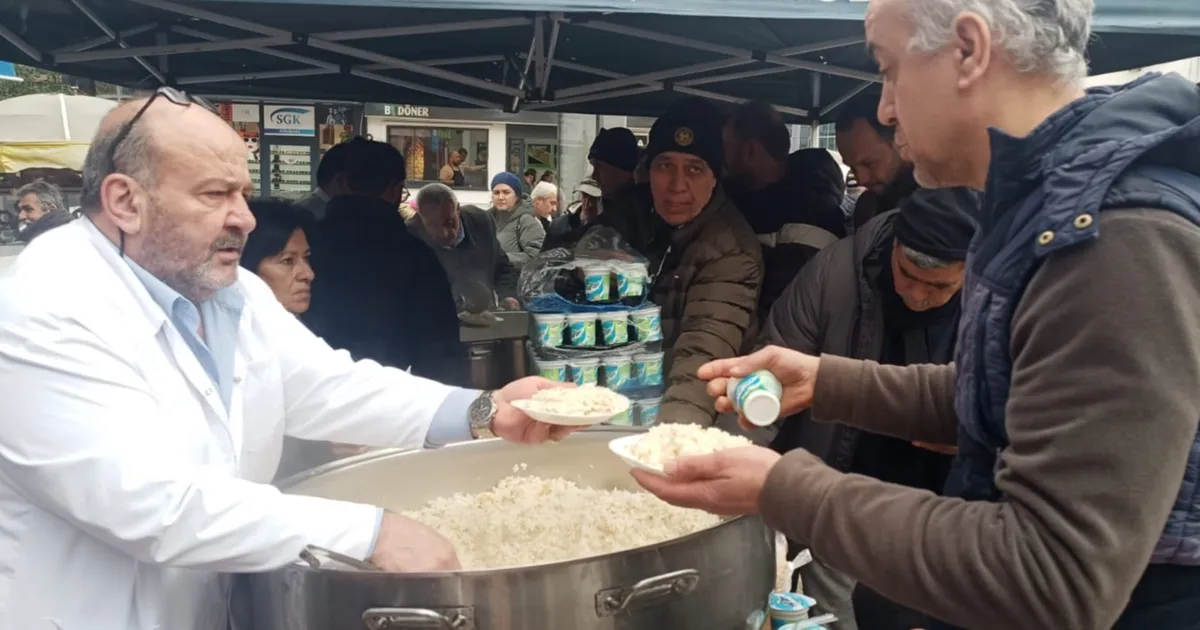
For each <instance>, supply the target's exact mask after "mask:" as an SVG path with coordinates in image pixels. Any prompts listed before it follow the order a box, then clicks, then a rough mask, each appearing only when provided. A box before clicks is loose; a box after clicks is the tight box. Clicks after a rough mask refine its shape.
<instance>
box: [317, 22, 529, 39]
mask: <svg viewBox="0 0 1200 630" xmlns="http://www.w3.org/2000/svg"><path fill="white" fill-rule="evenodd" d="M532 22H533V20H532V19H531V18H527V17H515V18H500V19H491V20H471V21H468V22H441V23H438V24H419V25H416V26H396V27H390V28H372V29H361V30H356V31H332V32H328V33H315V34H314V35H313V37H319V38H321V39H323V40H325V41H329V42H347V41H355V40H362V39H383V38H387V37H405V36H408V35H435V34H438V33H457V32H461V31H478V30H490V29H497V28H513V27H517V26H528V25H529V24H530V23H532Z"/></svg>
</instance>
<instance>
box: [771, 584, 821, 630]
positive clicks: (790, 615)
mask: <svg viewBox="0 0 1200 630" xmlns="http://www.w3.org/2000/svg"><path fill="white" fill-rule="evenodd" d="M816 604H817V601H816V600H815V599H813V598H811V597H806V596H804V595H800V594H798V593H771V596H770V598H769V599H768V600H767V610H768V613H769V615H768V616H769V617H770V619H771V630H781V629H782V628H784V627H785V626H788V625H790V624H794V623H797V622H802V621H804V620H805V619H808V611H809V610H810V609H812V607H813V606H815V605H816Z"/></svg>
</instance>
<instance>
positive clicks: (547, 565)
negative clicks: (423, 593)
mask: <svg viewBox="0 0 1200 630" xmlns="http://www.w3.org/2000/svg"><path fill="white" fill-rule="evenodd" d="M647 430H648V428H647V427H627V426H621V427H608V426H597V427H591V428H588V429H586V430H584V431H582V432H583V433H623V434H628V433H645V432H646V431H647ZM491 441H499V438H496V439H493V440H476V441H474V442H460V443H458V444H450V445H448V446H444V447H442V448H440V449H437V450H445V449H455V448H461V447H464V446H470V445H473V444H480V443H483V442H491ZM425 451H426V449H402V448H391V449H380V450H377V451H371V452H368V453H363V454H362V455H355V456H353V457H347V458H345V459H340V460H337V461H334V462H330V463H328V464H325V465H323V466H319V467H317V468H313V469H311V470H307V471H304V472H301V473H298V474H295V475H292V476H291V477H288V478H286V479H283V480H282V481H280V482H279V483H278V487H279V488H280V489H281V490H284V491H286V490H287V489H288V488H291V487H293V486H296V485H298V484H300V483H302V482H304V481H307V480H308V479H311V478H314V477H318V476H321V475H324V474H326V473H330V472H333V471H336V470H339V469H341V468H345V467H348V466H352V465H357V464H362V463H366V462H370V461H374V460H377V459H385V458H388V457H393V456H395V455H399V454H404V453H413V454H419V453H423V452H425ZM747 518H754V517H752V516H750V515H742V516H735V517H721V521H720V522H718V523H717V524H716V525H713V526H712V527H706V528H704V529H701V530H699V531H695V532H692V533H691V534H688V535H686V536H681V537H679V538H672V539H670V540H665V541H663V542H659V543H655V544H652V545H644V546H641V547H633V548H630V549H623V550H621V551H613V552H609V553H605V554H600V555H594V556H583V557H580V558H572V559H569V560H558V561H555V562H544V563H540V564H523V565H518V566H512V567H501V568H496V569H469V570H463V571H445V572H438V573H388V572H383V571H379V572H375V573H366V572H362V571H353V570H344V569H333V568H330V569H316V568H313V567H311V566H309V565H307V564H303V563H295V564H290V565H288V566H286V567H283V568H282V569H279V570H281V571H289V572H329V571H338V572H341V573H356V574H358V575H361V576H378V577H380V578H383V577H395V576H403V577H405V578H423V579H438V578H442V579H445V578H453V577H460V576H462V577H488V576H493V575H512V574H514V573H519V572H522V571H527V570H545V569H553V568H559V567H563V566H567V565H571V564H578V563H580V562H600V561H604V560H609V559H612V558H615V557H617V556H621V555H625V554H629V553H635V552H644V551H647V550H651V549H655V548H661V547H667V546H675V545H683V544H688V543H690V542H692V541H693V540H695V539H696V538H698V537H700V536H705V535H710V534H711V533H712V532H715V531H717V530H720V529H723V528H727V527H731V526H733V524H735V523H737V522H739V521H742V520H744V519H747Z"/></svg>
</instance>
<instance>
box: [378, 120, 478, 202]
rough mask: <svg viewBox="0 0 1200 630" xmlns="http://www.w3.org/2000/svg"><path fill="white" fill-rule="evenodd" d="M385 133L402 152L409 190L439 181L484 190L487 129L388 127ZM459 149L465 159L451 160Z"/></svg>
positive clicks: (457, 187) (466, 188)
mask: <svg viewBox="0 0 1200 630" xmlns="http://www.w3.org/2000/svg"><path fill="white" fill-rule="evenodd" d="M387 133H388V142H389V143H391V145H392V146H394V147H396V149H398V150H399V151H400V153H402V154H403V155H404V163H405V165H406V166H407V168H408V173H407V177H408V187H409V188H410V189H413V190H416V189H417V188H420V187H421V186H424V185H426V184H431V183H434V182H442V183H444V184H446V185H449V186H451V187H452V188H455V189H456V190H487V188H488V181H487V160H488V132H487V129H461V128H452V127H408V126H403V127H401V126H388V128H387ZM460 149H465V150H466V152H467V156H466V159H465V160H463V161H462V162H461V163H458V162H457V160H454V161H453V162H452V160H451V157H452V155H453V154H455V153H457V152H458V151H459V150H460Z"/></svg>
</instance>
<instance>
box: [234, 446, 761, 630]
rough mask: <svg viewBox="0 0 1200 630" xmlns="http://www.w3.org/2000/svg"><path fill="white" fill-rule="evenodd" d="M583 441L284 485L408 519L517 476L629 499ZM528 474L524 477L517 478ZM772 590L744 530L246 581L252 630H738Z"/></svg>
mask: <svg viewBox="0 0 1200 630" xmlns="http://www.w3.org/2000/svg"><path fill="white" fill-rule="evenodd" d="M636 430H637V429H616V430H608V429H605V430H593V431H587V432H583V433H579V434H576V435H574V436H572V437H570V438H569V439H567V440H565V441H564V442H562V443H560V444H552V445H546V446H539V447H521V446H514V445H511V444H507V443H504V442H501V441H499V440H489V441H482V442H475V443H470V444H461V445H457V446H451V447H448V448H444V449H441V450H437V451H421V452H415V451H409V452H399V451H384V452H380V453H373V454H368V455H364V456H361V457H357V458H354V459H351V460H346V461H344V462H338V463H334V464H330V465H328V466H325V467H323V468H320V469H317V470H315V471H313V472H311V473H308V474H305V475H302V476H300V477H296V478H293V479H292V480H289V482H290V483H289V482H285V484H284V485H285V487H287V491H289V492H294V493H298V494H304V495H310V496H319V497H327V498H332V499H342V500H349V501H360V502H364V503H372V504H376V505H381V506H384V507H387V508H389V509H392V510H397V511H400V510H407V509H415V508H418V507H420V506H422V505H424V504H425V503H426V502H427V501H428V500H430V499H432V498H435V497H439V496H445V495H448V494H451V493H454V492H481V491H484V490H487V489H490V488H491V487H492V486H494V485H495V484H496V482H498V481H499V480H500V479H502V478H504V477H506V476H509V475H512V474H514V467H517V468H518V469H519V470H520V474H530V475H537V476H541V477H562V478H565V479H569V480H572V481H576V482H577V483H581V484H583V485H588V486H592V487H602V488H624V489H636V488H637V486H636V484H635V483H634V482H633V480H632V479H631V478H630V476H629V473H628V469H627V467H626V465H625V464H624V463H623V462H621V461H620V460H619V459H618V458H616V457H615V456H614V455H612V453H610V452H609V451H608V447H607V444H608V441H609V440H611V439H613V438H615V437H620V436H621V435H622V434H626V433H629V432H631V431H636ZM521 464H525V465H526V466H527V467H522V466H521ZM774 582H775V555H774V538H773V536H772V535H771V534H770V532H769V531H768V529H767V528H766V527H765V526H764V525H763V523H762V521H761V520H760V519H758V518H757V517H741V518H735V519H731V520H727V521H724V522H722V523H721V524H719V525H717V526H715V527H712V528H709V529H706V530H703V531H700V532H697V533H695V534H692V535H690V536H686V537H684V538H679V539H675V540H671V541H667V542H664V543H662V544H659V545H655V546H652V547H644V548H640V549H633V550H629V551H624V552H620V553H614V554H608V555H604V556H596V557H591V558H585V559H580V560H573V561H567V562H559V563H554V564H544V565H530V566H522V567H516V568H508V569H500V570H492V571H463V572H458V573H446V574H389V573H370V572H355V571H347V570H339V569H334V568H324V567H323V568H319V569H314V568H312V567H309V566H306V565H300V564H297V565H294V566H289V567H287V568H284V569H281V570H278V571H275V572H272V573H266V574H259V575H254V576H250V577H249V578H248V579H247V580H246V581H245V584H244V586H245V587H246V589H247V592H248V593H249V597H250V600H251V603H252V606H253V613H252V615H253V619H254V622H253V624H252V625H251V627H252V628H253V630H351V629H355V630H360V629H362V628H377V629H378V628H445V629H447V630H450V629H457V630H593V629H594V630H640V629H646V630H650V629H654V630H668V629H669V630H675V629H679V630H684V629H687V630H708V629H710V630H735V629H736V630H741V629H742V628H744V627H745V623H746V619H747V618H748V617H749V616H750V615H751V614H752V613H753V612H754V611H755V610H761V609H762V607H763V605H764V603H765V601H766V597H767V595H768V594H769V593H770V591H771V589H772V586H773V585H774Z"/></svg>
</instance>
